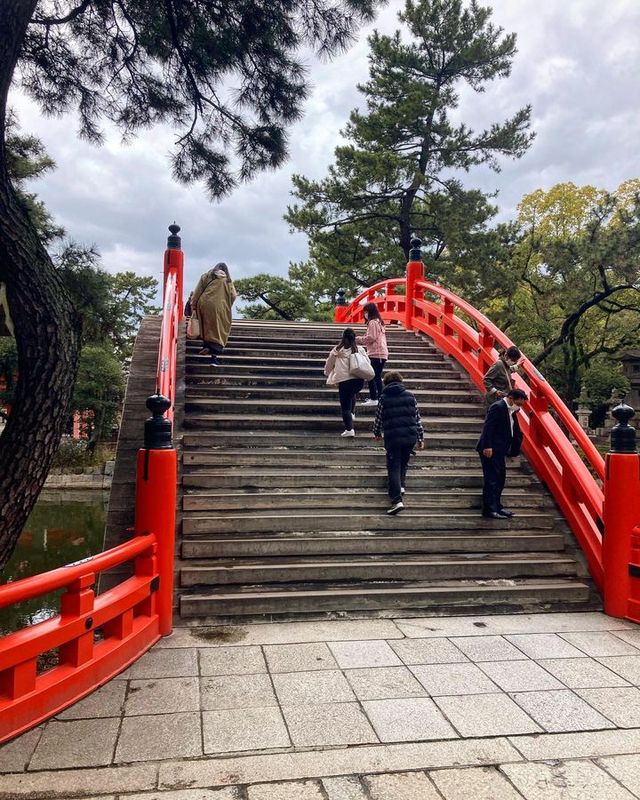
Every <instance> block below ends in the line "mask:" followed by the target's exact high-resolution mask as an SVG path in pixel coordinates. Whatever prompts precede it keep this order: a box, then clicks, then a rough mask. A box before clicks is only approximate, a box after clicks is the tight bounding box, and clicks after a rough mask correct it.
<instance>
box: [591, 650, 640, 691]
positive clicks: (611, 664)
mask: <svg viewBox="0 0 640 800" xmlns="http://www.w3.org/2000/svg"><path fill="white" fill-rule="evenodd" d="M598 662H599V663H600V664H603V665H604V666H605V667H607V668H608V669H610V670H612V671H613V672H615V673H617V674H618V675H620V677H621V678H624V680H625V681H629V683H633V684H634V685H635V686H640V656H612V657H604V658H598Z"/></svg>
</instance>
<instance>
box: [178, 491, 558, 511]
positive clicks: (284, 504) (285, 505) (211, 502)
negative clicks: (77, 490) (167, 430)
mask: <svg viewBox="0 0 640 800" xmlns="http://www.w3.org/2000/svg"><path fill="white" fill-rule="evenodd" d="M342 494H343V498H342V499H343V501H344V503H345V504H347V505H348V507H349V509H350V510H351V511H356V510H358V511H368V510H370V509H371V508H386V504H387V503H388V495H387V493H386V491H384V490H383V489H364V488H362V487H361V486H358V487H357V488H352V489H343V490H342ZM503 498H504V502H505V504H506V505H507V506H508V507H509V508H510V509H514V510H515V509H521V508H527V509H540V508H545V509H553V508H554V506H553V503H552V501H551V499H550V498H549V497H547V496H546V495H545V494H544V493H543V492H542V490H539V491H536V490H535V489H527V490H526V491H525V490H523V489H513V488H510V489H506V490H505V492H504V493H503ZM334 502H335V492H334V490H327V489H321V488H316V487H313V488H306V489H299V488H295V487H294V488H291V489H274V488H267V489H257V490H256V491H255V492H252V493H251V494H248V493H247V492H228V491H227V490H225V489H217V490H211V489H203V490H197V489H192V490H190V491H189V493H188V494H185V495H184V496H183V498H182V508H183V510H184V511H218V512H220V511H234V510H236V509H238V510H245V511H249V510H268V509H274V508H277V509H278V511H279V512H280V513H287V514H289V513H290V514H298V513H299V512H300V510H301V509H307V508H318V507H319V508H331V506H332V503H334ZM407 502H410V503H411V508H412V509H414V510H415V509H418V508H424V509H431V510H433V509H451V510H455V509H470V508H474V509H479V508H480V507H481V505H482V498H481V496H480V492H478V491H477V490H476V489H455V490H450V491H449V492H448V493H447V494H446V495H444V494H443V493H442V492H441V491H439V490H438V489H431V490H428V491H416V490H415V489H412V490H411V493H410V496H409V498H408V500H407Z"/></svg>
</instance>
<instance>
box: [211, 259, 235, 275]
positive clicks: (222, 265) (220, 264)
mask: <svg viewBox="0 0 640 800" xmlns="http://www.w3.org/2000/svg"><path fill="white" fill-rule="evenodd" d="M217 269H221V270H222V271H223V272H226V273H227V279H228V280H231V275H229V267H228V266H227V265H226V264H225V263H224V261H219V262H218V263H217V264H216V265H215V267H214V268H213V271H214V272H215V271H216V270H217Z"/></svg>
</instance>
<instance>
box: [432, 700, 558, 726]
mask: <svg viewBox="0 0 640 800" xmlns="http://www.w3.org/2000/svg"><path fill="white" fill-rule="evenodd" d="M435 703H436V704H437V705H438V707H439V708H440V709H441V710H442V711H443V712H444V715H445V716H446V717H447V719H448V720H449V721H450V722H451V724H452V725H453V726H454V728H456V730H458V731H459V732H460V734H461V735H462V736H469V737H470V736H511V735H513V734H517V733H534V732H536V731H537V732H540V731H541V730H542V729H541V728H540V727H539V726H538V725H537V724H536V723H535V722H534V721H533V720H532V719H531V717H529V716H527V714H525V713H524V711H523V710H522V709H521V708H520V707H519V706H518V705H517V704H516V703H515V702H514V701H513V700H512V699H511V698H510V697H507V695H506V694H478V695H474V697H473V699H472V700H470V699H469V697H466V696H464V695H458V696H456V697H436V698H435Z"/></svg>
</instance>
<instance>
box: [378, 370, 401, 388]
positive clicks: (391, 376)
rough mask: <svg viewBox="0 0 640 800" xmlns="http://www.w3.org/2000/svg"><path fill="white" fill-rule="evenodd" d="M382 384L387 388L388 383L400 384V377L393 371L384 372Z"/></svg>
mask: <svg viewBox="0 0 640 800" xmlns="http://www.w3.org/2000/svg"><path fill="white" fill-rule="evenodd" d="M382 383H384V385H385V386H388V385H389V384H390V383H402V375H401V374H400V373H399V372H394V371H391V372H386V373H385V376H384V378H383V379H382Z"/></svg>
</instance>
